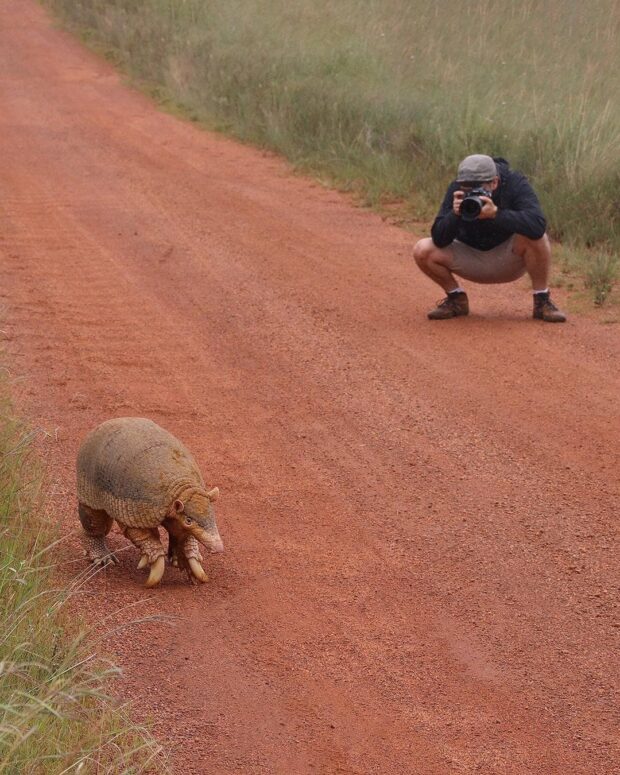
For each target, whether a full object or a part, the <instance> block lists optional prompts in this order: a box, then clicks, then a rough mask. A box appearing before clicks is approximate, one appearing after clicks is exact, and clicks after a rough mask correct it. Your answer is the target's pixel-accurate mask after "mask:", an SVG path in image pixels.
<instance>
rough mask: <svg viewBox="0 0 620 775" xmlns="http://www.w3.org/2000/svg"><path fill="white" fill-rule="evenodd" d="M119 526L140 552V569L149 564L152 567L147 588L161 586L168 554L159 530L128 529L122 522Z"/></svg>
mask: <svg viewBox="0 0 620 775" xmlns="http://www.w3.org/2000/svg"><path fill="white" fill-rule="evenodd" d="M117 522H118V520H117ZM118 526H119V527H120V529H121V532H122V533H123V535H124V536H125V538H128V539H129V540H130V541H131V543H132V544H134V545H135V546H137V547H138V549H139V550H140V555H141V558H140V563H139V566H138V567H144V566H145V565H147V564H148V565H150V566H151V572H150V573H149V577H148V579H147V581H146V584H145V586H146V587H154V586H156V585H157V584H159V582H160V581H161V579H162V576H163V575H164V569H165V565H166V559H165V557H166V552H165V551H164V547H163V546H162V543H161V540H160V538H159V531H158V530H157V528H144V527H128V526H127V525H123V524H122V523H120V522H119V523H118Z"/></svg>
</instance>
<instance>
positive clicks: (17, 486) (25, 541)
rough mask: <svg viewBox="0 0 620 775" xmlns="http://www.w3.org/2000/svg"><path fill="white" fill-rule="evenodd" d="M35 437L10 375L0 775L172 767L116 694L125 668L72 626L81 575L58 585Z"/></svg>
mask: <svg viewBox="0 0 620 775" xmlns="http://www.w3.org/2000/svg"><path fill="white" fill-rule="evenodd" d="M35 436H36V432H35V431H28V430H27V429H26V428H25V427H24V425H23V424H22V423H21V422H20V421H19V420H18V419H16V418H15V417H14V416H13V414H12V411H11V407H10V404H9V400H8V397H7V385H6V377H5V376H4V377H1V378H0V775H62V774H64V773H67V774H68V773H72V774H76V773H83V775H87V773H88V774H90V773H97V774H99V773H110V775H119V773H120V774H125V773H126V774H127V775H129V773H142V772H149V773H155V772H163V771H165V770H164V765H163V764H162V759H161V751H160V749H159V747H158V746H157V744H156V743H155V742H154V741H153V740H152V739H151V738H150V737H149V734H148V732H147V731H146V730H144V729H142V728H140V727H137V726H135V725H133V724H132V723H131V722H130V720H129V719H128V714H127V709H126V708H124V707H122V706H120V705H119V704H118V703H117V702H115V701H114V700H112V699H111V698H110V696H109V695H108V693H107V692H108V691H109V688H110V687H109V684H110V681H111V680H112V679H113V678H117V677H118V676H119V670H118V669H117V668H116V667H115V666H114V665H112V664H111V663H109V662H107V661H106V660H104V659H102V658H101V657H100V656H98V655H97V653H96V648H97V645H98V644H97V643H96V642H95V638H94V634H93V633H87V632H86V631H85V630H84V629H79V628H78V626H77V625H76V624H75V623H74V622H73V623H70V622H69V615H68V613H67V611H66V610H65V609H66V607H67V603H68V602H69V601H70V597H71V595H72V594H73V593H75V591H76V589H77V587H79V583H80V579H78V580H76V582H75V586H74V587H73V588H72V589H69V590H65V589H60V588H58V587H57V586H56V584H55V578H54V577H55V572H54V565H53V561H54V555H55V547H56V544H57V538H56V537H55V530H54V528H53V526H52V524H51V520H49V519H47V518H46V516H45V514H46V508H45V494H44V492H43V491H42V481H43V478H42V475H41V473H40V471H39V470H37V465H36V461H35V460H34V456H33V454H32V451H31V450H32V447H31V444H32V441H33V439H34V437H35ZM82 581H83V579H82ZM100 647H101V646H100V644H99V648H100Z"/></svg>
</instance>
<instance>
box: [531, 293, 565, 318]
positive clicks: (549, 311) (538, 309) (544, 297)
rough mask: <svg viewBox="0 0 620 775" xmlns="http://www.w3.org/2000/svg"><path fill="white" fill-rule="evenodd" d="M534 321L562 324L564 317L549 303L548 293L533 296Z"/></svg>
mask: <svg viewBox="0 0 620 775" xmlns="http://www.w3.org/2000/svg"><path fill="white" fill-rule="evenodd" d="M533 317H534V318H536V320H546V321H547V323H564V321H565V320H566V315H565V314H564V313H563V312H562V311H561V310H559V309H558V308H557V307H556V306H555V304H554V303H553V302H552V301H551V297H550V296H549V294H548V293H535V294H534V314H533Z"/></svg>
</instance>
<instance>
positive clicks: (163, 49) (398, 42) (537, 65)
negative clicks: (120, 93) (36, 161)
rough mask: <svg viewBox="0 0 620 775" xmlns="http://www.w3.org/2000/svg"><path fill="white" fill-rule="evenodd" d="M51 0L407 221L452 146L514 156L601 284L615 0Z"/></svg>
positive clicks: (608, 226)
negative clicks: (446, 0) (449, 0)
mask: <svg viewBox="0 0 620 775" xmlns="http://www.w3.org/2000/svg"><path fill="white" fill-rule="evenodd" d="M45 2H46V3H47V5H49V6H51V7H52V9H53V10H55V11H56V12H57V13H58V14H59V15H60V16H61V17H62V18H63V19H64V20H65V22H67V23H68V24H69V25H70V26H71V27H72V28H73V29H75V30H78V31H80V32H81V33H82V34H83V35H84V36H86V38H87V39H89V40H90V41H91V42H93V43H95V44H96V45H98V46H99V47H100V48H101V47H103V48H104V49H105V50H106V51H107V53H108V54H109V55H110V56H112V57H113V58H114V59H115V61H116V62H117V63H118V64H119V65H120V66H121V67H123V68H124V69H125V70H126V72H128V73H130V74H131V75H132V76H133V77H134V78H135V79H136V80H138V81H139V82H141V83H142V85H143V86H146V87H147V88H149V89H150V90H151V92H152V93H153V94H155V96H157V97H158V98H159V99H160V100H162V101H164V102H168V103H169V105H170V107H177V108H180V109H182V110H183V112H184V113H185V115H187V116H189V117H190V118H193V119H194V120H198V121H202V122H205V123H206V124H207V125H209V126H211V127H214V128H217V129H221V130H223V131H225V132H228V133H230V134H233V135H235V136H237V137H239V138H241V139H243V140H245V141H249V142H252V143H256V144H258V145H262V146H264V147H268V148H271V149H274V150H276V151H278V152H280V153H283V154H284V155H286V156H287V157H288V158H289V159H291V160H292V161H293V162H294V163H295V164H297V165H298V166H299V167H300V168H302V169H306V170H311V171H313V172H314V173H317V174H319V175H321V176H324V177H325V178H326V179H328V180H329V181H331V182H334V183H337V184H338V185H340V186H341V187H343V188H345V189H348V190H352V191H355V192H357V193H359V194H360V195H361V196H362V197H363V199H364V201H365V202H366V203H368V204H370V205H373V206H375V207H379V208H381V207H382V206H383V207H386V206H387V207H390V208H392V209H393V208H394V207H396V209H397V211H398V213H399V215H400V216H402V218H403V220H405V221H427V220H429V219H430V218H432V216H433V214H434V212H435V210H436V208H437V206H438V202H439V200H440V197H441V195H442V193H443V190H444V187H445V185H446V184H447V182H448V181H449V180H450V179H451V177H453V174H454V169H455V167H456V164H457V163H458V161H459V159H461V158H462V157H463V156H465V155H467V154H468V153H473V152H478V153H479V152H486V153H490V154H492V155H497V156H503V157H505V158H507V159H508V160H509V161H510V162H511V164H512V166H513V167H514V168H517V169H521V170H522V171H524V172H525V173H526V174H528V175H529V176H530V178H531V180H532V182H533V183H534V185H535V188H536V190H537V192H538V193H539V195H540V198H541V201H542V204H543V207H544V210H545V212H546V214H547V216H548V219H549V222H550V230H551V233H552V236H553V237H555V238H556V239H558V240H561V241H562V242H563V243H564V244H565V245H566V246H567V247H568V250H569V252H570V253H571V255H572V256H574V255H575V254H579V255H580V257H581V259H580V261H579V262H578V265H577V267H576V269H577V271H578V272H579V274H580V275H581V277H583V278H585V277H588V278H589V279H588V282H589V283H590V284H591V288H592V294H593V297H594V299H595V300H596V301H597V303H602V301H604V299H605V297H606V296H607V294H608V293H609V291H610V290H611V287H612V286H613V283H614V279H615V278H616V277H617V273H618V262H617V261H616V260H615V256H617V255H618V253H619V252H620V200H619V198H618V190H619V189H620V101H619V100H618V99H617V94H618V91H619V90H620V76H619V73H620V47H619V46H618V39H619V38H620V5H619V4H618V3H617V2H616V0H599V2H597V3H594V4H585V3H578V2H573V0H524V1H523V2H520V3H494V4H488V3H486V4H485V3H478V4H474V5H472V4H468V3H456V4H451V5H449V6H448V5H442V4H438V3H436V2H434V1H433V0H410V2H405V0H380V1H379V0H369V2H360V0H339V2H332V1H331V0H313V2H310V0H45ZM395 203H398V204H397V205H395ZM593 257H598V258H596V270H592V267H591V262H592V261H593V260H595V259H594V258H593ZM573 264H574V262H573V261H572V260H571V266H572V265H573ZM573 269H575V267H574V266H573Z"/></svg>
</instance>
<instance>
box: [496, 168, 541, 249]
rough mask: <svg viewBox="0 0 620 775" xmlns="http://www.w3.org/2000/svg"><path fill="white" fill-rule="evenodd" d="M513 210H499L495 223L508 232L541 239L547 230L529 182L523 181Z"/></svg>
mask: <svg viewBox="0 0 620 775" xmlns="http://www.w3.org/2000/svg"><path fill="white" fill-rule="evenodd" d="M511 205H512V208H513V209H505V210H504V209H499V210H498V211H497V213H496V214H495V223H496V224H497V225H498V226H501V228H503V229H506V231H511V232H513V233H514V234H522V235H523V236H524V237H527V238H528V239H533V240H537V239H540V238H541V237H542V236H543V235H544V233H545V230H546V228H547V222H546V220H545V216H544V215H543V212H542V209H541V207H540V203H539V201H538V197H537V196H536V194H535V193H534V189H533V188H532V187H531V186H530V184H529V183H528V182H527V180H525V179H524V180H522V181H521V184H520V186H519V188H518V189H517V191H516V192H515V197H514V199H513V201H512V202H511Z"/></svg>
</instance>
